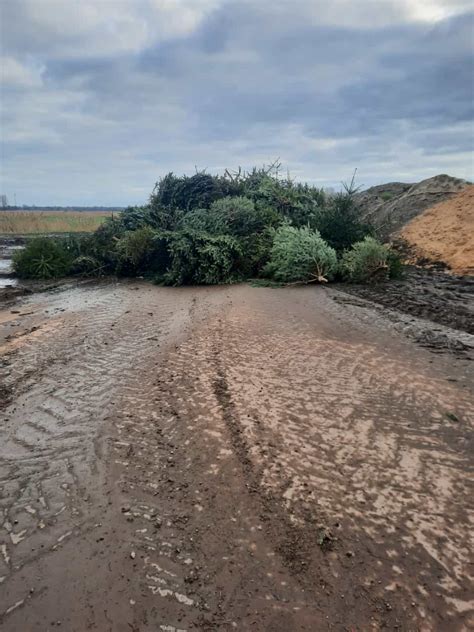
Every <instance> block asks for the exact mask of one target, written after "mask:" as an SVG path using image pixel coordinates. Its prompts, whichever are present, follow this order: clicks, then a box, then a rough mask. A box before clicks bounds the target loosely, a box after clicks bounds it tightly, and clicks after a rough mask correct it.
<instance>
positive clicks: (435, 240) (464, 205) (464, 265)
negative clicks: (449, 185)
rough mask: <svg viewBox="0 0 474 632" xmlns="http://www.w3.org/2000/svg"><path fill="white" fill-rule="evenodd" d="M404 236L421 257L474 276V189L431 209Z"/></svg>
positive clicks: (410, 224)
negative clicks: (440, 262)
mask: <svg viewBox="0 0 474 632" xmlns="http://www.w3.org/2000/svg"><path fill="white" fill-rule="evenodd" d="M400 236H401V237H402V238H403V239H404V240H406V241H407V242H408V244H409V245H410V246H411V247H412V248H413V250H414V253H415V255H416V256H417V258H418V257H426V258H428V259H430V260H433V261H442V262H444V263H446V264H447V265H448V266H449V267H450V268H451V270H452V271H453V272H458V273H463V274H466V273H467V274H474V186H469V187H466V188H465V189H464V190H463V191H461V192H460V193H458V194H457V195H455V196H454V197H452V198H450V199H449V200H446V201H445V202H441V203H440V204H436V205H435V206H432V207H431V208H429V209H427V210H426V211H425V212H424V213H422V214H421V215H419V216H418V217H416V218H415V219H413V220H412V221H411V222H410V223H409V224H407V225H406V226H405V228H404V229H403V230H402V231H401V233H400Z"/></svg>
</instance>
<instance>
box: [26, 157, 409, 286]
mask: <svg viewBox="0 0 474 632" xmlns="http://www.w3.org/2000/svg"><path fill="white" fill-rule="evenodd" d="M278 167H279V165H272V166H271V167H269V168H260V169H257V168H254V169H253V170H252V171H250V172H242V171H241V170H240V169H239V170H238V171H237V172H230V171H228V170H226V172H225V173H224V175H216V176H212V175H210V174H207V173H202V172H198V173H196V174H194V175H193V176H181V177H180V176H176V175H174V174H173V173H169V174H168V175H166V176H165V177H164V178H162V179H161V180H160V181H159V182H158V183H157V184H156V186H155V188H154V190H153V192H152V194H151V196H150V200H149V203H148V204H147V205H145V206H140V207H128V208H126V209H125V210H124V211H123V212H122V213H121V214H120V216H117V217H114V218H108V219H107V220H106V221H105V222H104V224H103V225H102V226H101V227H100V228H99V229H98V230H97V231H96V232H95V233H93V234H91V235H86V236H80V237H70V238H68V239H62V240H55V239H48V238H41V239H36V240H33V241H31V242H30V243H29V244H28V246H27V247H26V248H25V250H24V251H22V252H20V253H18V254H17V255H16V257H15V260H14V269H15V271H16V273H17V274H18V276H20V277H24V278H45V277H57V276H66V275H69V274H77V275H85V276H95V275H97V276H99V275H105V274H115V275H120V276H145V277H148V278H151V279H153V280H154V281H155V282H157V283H161V284H166V285H185V284H216V283H232V282H236V281H239V280H244V279H249V278H260V279H267V280H274V281H277V282H281V283H291V282H300V281H303V282H311V281H322V282H324V281H329V280H333V279H338V278H339V279H346V280H349V281H367V280H376V279H385V278H388V277H389V276H391V275H395V274H397V273H398V272H399V269H400V266H399V262H398V260H397V259H396V257H395V256H394V254H393V253H392V252H391V251H390V250H389V248H388V247H387V246H384V245H382V244H381V243H379V242H378V241H377V240H376V239H375V238H374V230H373V228H372V227H371V226H370V225H369V224H367V223H365V222H364V221H362V219H361V213H360V210H359V209H358V208H357V206H356V204H355V203H354V199H353V195H354V193H355V188H354V185H353V182H352V183H351V184H350V185H348V186H346V187H345V189H344V190H343V191H342V192H341V193H337V194H334V195H332V194H331V195H328V194H327V193H325V192H324V191H323V190H322V189H319V188H317V187H313V186H309V185H307V184H301V183H295V182H294V181H293V180H291V179H290V178H289V177H286V178H282V177H280V176H279V173H278Z"/></svg>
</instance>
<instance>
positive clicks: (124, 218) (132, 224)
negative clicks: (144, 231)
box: [120, 206, 151, 230]
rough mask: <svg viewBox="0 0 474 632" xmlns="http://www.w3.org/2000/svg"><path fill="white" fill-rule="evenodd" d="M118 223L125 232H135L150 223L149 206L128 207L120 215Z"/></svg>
mask: <svg viewBox="0 0 474 632" xmlns="http://www.w3.org/2000/svg"><path fill="white" fill-rule="evenodd" d="M120 222H121V223H122V225H123V227H124V229H125V230H137V229H138V228H143V227H144V226H148V225H150V223H151V217H150V207H149V206H128V207H127V208H126V209H125V210H124V211H122V213H121V214H120Z"/></svg>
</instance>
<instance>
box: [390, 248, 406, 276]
mask: <svg viewBox="0 0 474 632" xmlns="http://www.w3.org/2000/svg"><path fill="white" fill-rule="evenodd" d="M387 263H388V277H389V279H402V278H403V274H404V265H403V261H402V259H401V257H400V255H399V254H398V253H397V252H395V250H392V249H391V248H390V249H389V252H388V257H387Z"/></svg>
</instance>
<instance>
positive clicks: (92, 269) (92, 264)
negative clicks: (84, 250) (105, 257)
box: [71, 255, 103, 277]
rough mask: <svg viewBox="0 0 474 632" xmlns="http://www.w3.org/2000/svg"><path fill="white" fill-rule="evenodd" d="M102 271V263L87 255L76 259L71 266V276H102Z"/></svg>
mask: <svg viewBox="0 0 474 632" xmlns="http://www.w3.org/2000/svg"><path fill="white" fill-rule="evenodd" d="M102 270H103V266H102V265H101V263H100V261H97V259H95V258H94V257H89V256H87V255H80V256H79V257H76V258H75V259H74V260H73V262H72V265H71V274H74V275H76V276H82V277H96V276H101V274H102Z"/></svg>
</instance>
